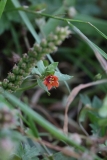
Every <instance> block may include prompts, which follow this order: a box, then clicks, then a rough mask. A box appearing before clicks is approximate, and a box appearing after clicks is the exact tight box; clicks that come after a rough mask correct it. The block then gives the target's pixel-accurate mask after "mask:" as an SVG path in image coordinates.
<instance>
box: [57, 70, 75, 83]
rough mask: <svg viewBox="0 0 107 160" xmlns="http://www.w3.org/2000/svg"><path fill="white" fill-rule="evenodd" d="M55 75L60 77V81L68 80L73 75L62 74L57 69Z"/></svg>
mask: <svg viewBox="0 0 107 160" xmlns="http://www.w3.org/2000/svg"><path fill="white" fill-rule="evenodd" d="M55 76H57V77H58V79H59V81H66V80H69V79H71V78H72V77H73V76H69V75H67V74H62V73H60V72H57V71H55Z"/></svg>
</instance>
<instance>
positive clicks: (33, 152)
mask: <svg viewBox="0 0 107 160" xmlns="http://www.w3.org/2000/svg"><path fill="white" fill-rule="evenodd" d="M40 154H41V153H40V150H39V148H37V147H35V146H33V147H30V146H29V145H28V144H27V145H26V146H25V154H24V155H23V156H22V160H31V159H32V158H34V157H36V156H38V155H40Z"/></svg>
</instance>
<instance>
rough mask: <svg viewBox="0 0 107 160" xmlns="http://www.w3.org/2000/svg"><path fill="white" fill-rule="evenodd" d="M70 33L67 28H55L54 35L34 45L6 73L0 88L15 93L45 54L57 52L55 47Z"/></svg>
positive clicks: (51, 34)
mask: <svg viewBox="0 0 107 160" xmlns="http://www.w3.org/2000/svg"><path fill="white" fill-rule="evenodd" d="M70 33H71V32H70V31H69V30H68V27H65V28H63V27H57V28H56V30H55V32H54V33H50V34H49V35H48V36H47V38H46V39H42V41H41V43H40V44H37V43H36V44H34V45H33V48H30V49H29V51H28V54H27V53H25V54H23V57H22V58H21V59H20V61H19V63H18V64H17V65H16V64H15V65H14V67H13V69H12V72H10V73H8V76H7V79H4V80H3V82H2V87H3V88H4V89H5V90H8V91H10V92H13V91H16V90H17V89H18V88H19V87H20V85H21V84H22V82H23V80H24V78H25V77H26V76H28V75H29V74H30V72H31V70H32V68H33V67H34V66H35V65H36V63H37V62H38V61H39V60H41V59H42V58H43V57H44V56H45V55H46V54H47V53H52V52H55V51H56V50H57V46H58V45H60V44H61V43H62V41H63V40H64V39H65V38H66V37H68V35H69V34H70Z"/></svg>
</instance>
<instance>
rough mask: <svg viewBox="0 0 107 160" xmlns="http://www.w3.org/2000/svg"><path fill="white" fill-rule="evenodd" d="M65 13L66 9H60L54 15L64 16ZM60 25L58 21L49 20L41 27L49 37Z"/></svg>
mask: <svg viewBox="0 0 107 160" xmlns="http://www.w3.org/2000/svg"><path fill="white" fill-rule="evenodd" d="M64 12H65V8H64V7H62V6H61V7H60V8H59V9H58V10H57V11H56V12H55V13H54V15H59V14H64ZM58 25H59V21H58V20H56V19H49V20H48V22H47V23H46V24H45V25H43V26H41V29H42V31H43V33H44V34H45V35H48V34H49V33H50V32H51V31H54V30H55V28H56V27H57V26H58Z"/></svg>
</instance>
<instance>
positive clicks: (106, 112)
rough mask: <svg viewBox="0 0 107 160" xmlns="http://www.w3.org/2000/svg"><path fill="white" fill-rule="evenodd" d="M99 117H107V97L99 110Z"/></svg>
mask: <svg viewBox="0 0 107 160" xmlns="http://www.w3.org/2000/svg"><path fill="white" fill-rule="evenodd" d="M99 115H100V116H101V117H107V96H106V97H105V98H104V102H103V105H102V107H101V108H100V109H99Z"/></svg>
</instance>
